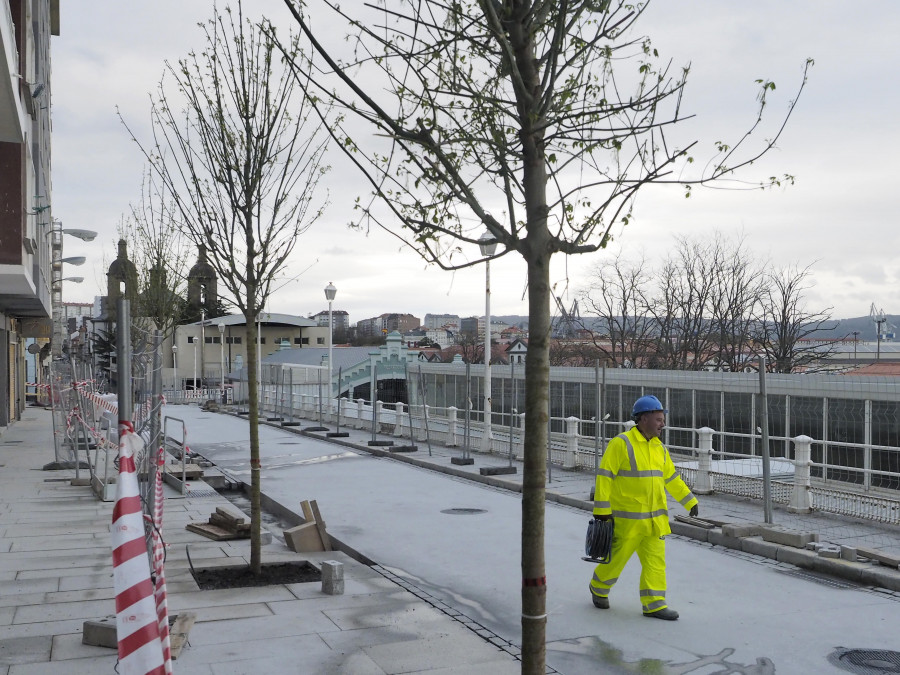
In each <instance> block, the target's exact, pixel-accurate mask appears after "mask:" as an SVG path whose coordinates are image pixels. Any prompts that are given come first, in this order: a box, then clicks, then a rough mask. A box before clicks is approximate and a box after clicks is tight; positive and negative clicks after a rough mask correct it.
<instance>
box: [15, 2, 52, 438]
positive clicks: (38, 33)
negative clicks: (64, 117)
mask: <svg viewBox="0 0 900 675" xmlns="http://www.w3.org/2000/svg"><path fill="white" fill-rule="evenodd" d="M53 35H59V2H58V0H10V1H9V2H4V3H2V4H0V62H2V68H0V73H3V75H2V77H0V203H2V205H3V208H2V209H0V348H2V349H3V352H4V356H3V357H2V358H0V426H6V425H8V424H9V423H10V422H11V421H13V420H15V419H17V418H19V416H20V414H21V411H22V409H23V408H24V406H25V373H26V369H25V353H26V352H25V344H26V340H28V339H29V338H34V339H39V338H44V339H46V338H51V337H52V333H53V323H52V321H51V319H52V314H53V301H54V299H57V294H58V293H60V292H61V291H60V286H61V283H62V282H61V281H59V279H61V278H62V277H61V274H60V275H58V277H55V276H54V274H53V271H54V268H55V265H54V264H53V262H54V261H55V259H54V258H53V257H52V252H53V251H55V250H56V248H55V246H53V247H52V246H51V245H52V244H54V243H55V239H54V238H53V237H55V236H56V235H57V234H59V237H61V232H59V233H57V232H54V231H53V229H54V226H53V222H54V221H53V218H52V211H51V194H50V188H51V181H50V39H51V36H53ZM61 248H62V247H61V244H60V246H59V253H60V255H59V256H58V258H57V259H59V260H60V261H61ZM59 267H60V268H61V262H60V264H59ZM54 282H55V283H54Z"/></svg>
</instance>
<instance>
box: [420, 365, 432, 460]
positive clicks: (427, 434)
mask: <svg viewBox="0 0 900 675" xmlns="http://www.w3.org/2000/svg"><path fill="white" fill-rule="evenodd" d="M419 386H420V387H421V389H422V417H423V419H424V422H425V443H427V444H428V456H429V457H431V433H430V432H429V430H428V395H427V393H428V390H427V389H426V388H425V376H424V375H422V366H421V365H420V366H419Z"/></svg>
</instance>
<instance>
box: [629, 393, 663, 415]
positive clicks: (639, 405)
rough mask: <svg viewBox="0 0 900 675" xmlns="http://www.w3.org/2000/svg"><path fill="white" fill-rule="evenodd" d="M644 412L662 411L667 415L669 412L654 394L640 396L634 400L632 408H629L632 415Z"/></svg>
mask: <svg viewBox="0 0 900 675" xmlns="http://www.w3.org/2000/svg"><path fill="white" fill-rule="evenodd" d="M645 412H664V413H666V414H667V415H668V414H669V411H668V410H666V409H665V408H663V404H662V403H660V401H659V399H658V398H656V397H655V396H641V397H640V398H639V399H638V400H637V401H635V402H634V408H632V409H631V416H632V417H635V416H636V415H640V414H641V413H645Z"/></svg>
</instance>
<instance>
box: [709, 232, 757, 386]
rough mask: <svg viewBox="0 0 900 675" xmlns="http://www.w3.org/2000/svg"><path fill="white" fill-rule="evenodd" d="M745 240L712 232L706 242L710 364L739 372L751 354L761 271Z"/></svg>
mask: <svg viewBox="0 0 900 675" xmlns="http://www.w3.org/2000/svg"><path fill="white" fill-rule="evenodd" d="M745 244H746V238H745V236H744V235H743V234H741V235H739V236H738V237H736V238H734V239H732V240H727V239H725V238H723V236H722V234H721V233H720V232H716V233H715V234H714V235H713V237H711V238H710V239H709V240H708V242H707V246H706V255H708V256H709V258H710V261H711V263H712V269H711V272H712V279H713V287H712V293H711V295H710V298H709V320H710V335H711V336H712V337H713V341H714V344H713V350H714V352H713V354H712V355H711V356H712V359H711V365H714V367H715V369H716V370H729V371H732V372H739V371H741V370H744V368H745V367H746V366H747V365H748V361H749V359H750V358H751V357H752V356H753V354H752V353H751V351H752V340H751V332H752V331H751V329H752V327H753V325H754V323H755V322H756V320H757V316H758V311H759V307H760V301H761V299H762V294H763V289H764V284H765V272H764V265H763V264H761V263H759V262H758V261H757V260H755V259H754V257H753V256H752V254H751V253H750V251H748V250H747V247H746V245H745Z"/></svg>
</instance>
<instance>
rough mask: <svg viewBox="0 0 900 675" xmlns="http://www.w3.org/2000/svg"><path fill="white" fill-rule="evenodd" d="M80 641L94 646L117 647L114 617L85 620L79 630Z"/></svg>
mask: <svg viewBox="0 0 900 675" xmlns="http://www.w3.org/2000/svg"><path fill="white" fill-rule="evenodd" d="M81 642H82V644H86V645H93V646H95V647H109V648H110V649H118V647H119V640H118V638H117V637H116V617H114V616H108V617H106V618H105V619H99V620H97V621H85V622H84V625H83V626H82V630H81Z"/></svg>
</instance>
